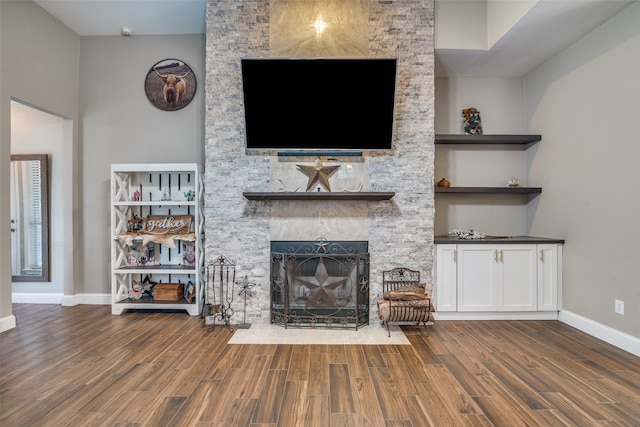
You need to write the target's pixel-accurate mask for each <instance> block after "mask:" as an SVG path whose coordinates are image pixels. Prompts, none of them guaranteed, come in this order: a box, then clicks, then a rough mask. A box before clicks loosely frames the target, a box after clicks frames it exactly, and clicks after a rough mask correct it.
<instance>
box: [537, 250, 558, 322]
mask: <svg viewBox="0 0 640 427" xmlns="http://www.w3.org/2000/svg"><path fill="white" fill-rule="evenodd" d="M561 260H562V246H561V245H554V244H549V245H538V310H540V311H556V310H559V309H560V292H559V289H560V286H559V285H560V283H561V277H562V270H561V264H562V263H561Z"/></svg>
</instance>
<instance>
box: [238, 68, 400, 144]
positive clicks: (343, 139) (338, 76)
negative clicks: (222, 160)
mask: <svg viewBox="0 0 640 427" xmlns="http://www.w3.org/2000/svg"><path fill="white" fill-rule="evenodd" d="M241 69H242V90H243V96H244V117H245V128H246V144H247V149H248V150H277V151H294V152H296V151H303V152H308V151H313V152H318V151H319V152H326V151H347V152H349V151H350V152H354V151H355V152H357V151H364V150H390V149H391V148H392V144H393V126H394V123H393V122H394V111H395V93H396V80H397V77H396V76H397V59H391V58H344V59H342V58H341V59H337V58H244V59H242V60H241Z"/></svg>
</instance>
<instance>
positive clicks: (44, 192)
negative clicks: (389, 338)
mask: <svg viewBox="0 0 640 427" xmlns="http://www.w3.org/2000/svg"><path fill="white" fill-rule="evenodd" d="M25 160H31V161H34V160H35V161H39V162H40V173H41V177H40V195H41V201H40V202H41V207H40V208H41V213H42V218H41V221H42V222H41V225H42V236H41V237H42V274H41V275H40V276H14V275H12V276H11V281H12V282H49V281H50V278H51V273H50V271H49V167H48V165H49V159H48V156H47V155H46V154H12V155H11V161H12V162H13V161H25Z"/></svg>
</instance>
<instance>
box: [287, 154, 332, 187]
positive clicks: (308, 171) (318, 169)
mask: <svg viewBox="0 0 640 427" xmlns="http://www.w3.org/2000/svg"><path fill="white" fill-rule="evenodd" d="M296 166H298V169H300V170H301V171H302V172H303V173H304V174H305V175H307V176H308V177H309V182H308V183H307V191H309V190H311V189H312V188H313V186H314V184H316V183H318V184H320V185H322V186H323V187H324V188H326V189H327V191H331V186H330V185H329V177H330V176H331V175H333V174H334V173H335V172H336V171H337V170H338V169H340V166H324V165H323V164H322V160H320V158H319V157H318V158H317V159H316V161H315V165H314V166H308V165H296ZM318 191H320V187H318Z"/></svg>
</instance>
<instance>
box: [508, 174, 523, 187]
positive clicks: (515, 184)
mask: <svg viewBox="0 0 640 427" xmlns="http://www.w3.org/2000/svg"><path fill="white" fill-rule="evenodd" d="M507 185H508V186H509V187H511V188H515V187H519V186H520V180H518V178H516V177H515V176H512V177H511V179H510V180H509V181H507Z"/></svg>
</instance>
